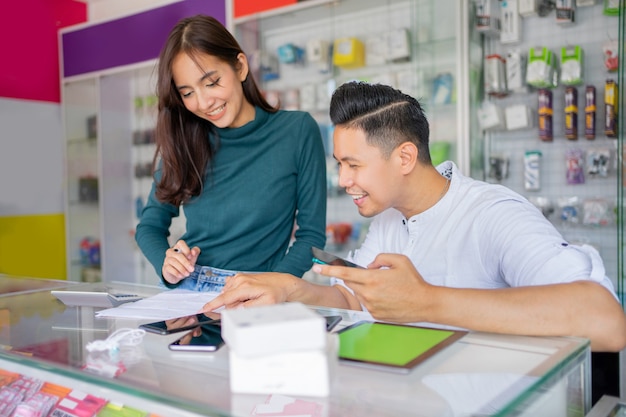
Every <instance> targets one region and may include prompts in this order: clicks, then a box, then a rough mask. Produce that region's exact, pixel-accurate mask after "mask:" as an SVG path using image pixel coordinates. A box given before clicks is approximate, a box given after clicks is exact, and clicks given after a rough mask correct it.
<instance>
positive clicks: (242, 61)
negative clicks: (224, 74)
mask: <svg viewBox="0 0 626 417" xmlns="http://www.w3.org/2000/svg"><path fill="white" fill-rule="evenodd" d="M237 61H239V68H238V69H237V77H238V78H239V81H241V82H244V81H245V80H246V78H248V72H249V71H250V69H249V67H248V57H246V54H244V53H242V52H240V53H239V55H237Z"/></svg>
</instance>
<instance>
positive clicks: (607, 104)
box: [604, 79, 618, 138]
mask: <svg viewBox="0 0 626 417" xmlns="http://www.w3.org/2000/svg"><path fill="white" fill-rule="evenodd" d="M604 108H605V116H604V134H605V135H606V136H607V137H609V138H616V137H617V114H618V113H617V84H616V83H615V81H614V80H610V79H609V80H606V84H605V86H604Z"/></svg>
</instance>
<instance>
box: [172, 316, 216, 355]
mask: <svg viewBox="0 0 626 417" xmlns="http://www.w3.org/2000/svg"><path fill="white" fill-rule="evenodd" d="M223 345H224V340H223V339H222V326H221V324H220V323H218V322H215V323H208V324H203V325H201V326H198V327H196V328H194V329H193V330H192V331H190V332H189V333H187V334H185V335H184V336H183V337H181V338H180V339H178V340H176V341H174V342H172V343H170V345H169V349H170V350H173V351H182V352H215V351H216V350H218V349H219V348H220V347H222V346H223Z"/></svg>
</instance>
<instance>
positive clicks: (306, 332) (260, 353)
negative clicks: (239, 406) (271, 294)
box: [222, 302, 337, 397]
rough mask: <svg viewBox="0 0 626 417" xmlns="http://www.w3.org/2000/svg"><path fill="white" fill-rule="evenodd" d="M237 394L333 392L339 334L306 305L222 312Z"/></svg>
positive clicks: (231, 380) (322, 394)
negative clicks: (333, 331) (333, 370)
mask: <svg viewBox="0 0 626 417" xmlns="http://www.w3.org/2000/svg"><path fill="white" fill-rule="evenodd" d="M222 337H223V338H224V340H225V342H226V344H227V345H228V349H229V363H230V389H231V391H232V392H234V393H250V394H286V395H309V396H316V397H324V396H327V395H328V394H329V392H330V374H331V372H332V369H333V368H334V366H336V362H337V359H336V358H337V335H336V334H334V333H329V332H327V331H326V320H325V319H324V317H322V316H321V315H320V314H317V313H316V312H314V311H313V310H311V309H309V308H308V307H306V306H305V305H304V304H301V303H297V302H293V303H282V304H275V305H268V306H260V307H250V308H245V309H233V310H224V311H223V312H222Z"/></svg>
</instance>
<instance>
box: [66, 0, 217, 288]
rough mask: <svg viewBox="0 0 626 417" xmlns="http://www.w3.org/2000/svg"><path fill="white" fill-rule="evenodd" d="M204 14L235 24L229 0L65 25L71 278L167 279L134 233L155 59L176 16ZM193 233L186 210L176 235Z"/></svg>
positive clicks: (150, 147) (145, 167) (142, 195)
mask: <svg viewBox="0 0 626 417" xmlns="http://www.w3.org/2000/svg"><path fill="white" fill-rule="evenodd" d="M198 13H205V14H210V15H213V16H215V17H216V18H217V19H218V20H220V21H222V22H224V23H225V21H226V17H225V16H226V14H225V13H226V5H225V3H224V2H219V1H215V2H210V3H207V2H205V1H203V0H185V1H182V2H175V3H172V4H170V5H166V6H162V7H159V8H154V9H150V10H147V11H145V12H141V13H137V14H134V15H130V16H125V17H122V18H120V19H115V20H111V21H106V22H103V23H94V24H86V25H78V26H77V27H70V28H65V29H63V30H61V32H60V38H59V44H60V45H61V57H62V62H61V66H62V68H61V70H62V71H61V74H62V80H61V94H62V104H63V122H64V131H65V150H66V160H65V166H66V172H65V174H66V183H65V186H66V187H65V200H66V216H65V219H66V242H67V250H66V252H67V258H68V260H67V279H68V280H70V281H79V282H80V281H82V282H98V281H123V282H138V283H152V284H154V283H155V282H158V277H157V276H156V273H155V272H154V269H153V268H152V266H151V265H150V264H149V263H148V262H147V261H146V260H145V258H144V257H143V255H142V254H141V252H140V251H139V248H138V247H137V245H136V243H135V240H134V231H135V226H136V225H137V222H138V220H139V216H140V214H141V209H142V207H143V205H144V204H145V201H146V198H147V196H148V193H149V191H150V186H151V182H152V177H151V165H152V159H153V157H154V152H155V145H154V135H153V134H152V131H153V129H154V123H155V115H156V97H155V84H156V73H155V64H156V58H157V56H158V53H159V51H160V49H161V47H162V45H163V43H164V42H165V39H166V37H167V33H169V31H170V30H171V28H172V27H173V26H174V25H175V23H176V22H178V20H179V19H181V18H182V17H186V16H191V15H194V14H198ZM147 28H149V29H147ZM183 231H184V218H183V217H182V216H181V217H179V218H177V219H175V221H174V223H173V224H172V227H171V229H170V233H171V239H173V240H174V239H176V238H177V237H178V236H180V235H181V234H182V233H183Z"/></svg>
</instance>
